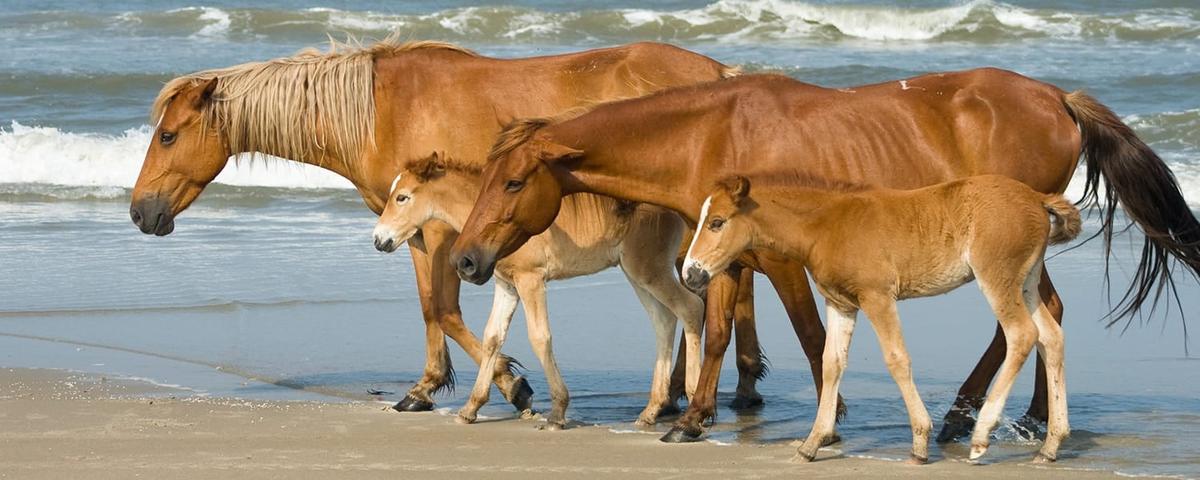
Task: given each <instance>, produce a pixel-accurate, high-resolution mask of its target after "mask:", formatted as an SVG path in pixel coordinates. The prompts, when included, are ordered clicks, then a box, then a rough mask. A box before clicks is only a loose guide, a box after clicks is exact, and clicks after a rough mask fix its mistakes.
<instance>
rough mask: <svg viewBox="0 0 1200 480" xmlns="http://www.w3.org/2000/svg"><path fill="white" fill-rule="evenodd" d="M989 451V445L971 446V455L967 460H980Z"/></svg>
mask: <svg viewBox="0 0 1200 480" xmlns="http://www.w3.org/2000/svg"><path fill="white" fill-rule="evenodd" d="M987 449H988V446H987V445H971V455H970V456H968V457H967V458H968V459H969V460H971V461H975V460H979V457H982V456H983V454H985V453H987Z"/></svg>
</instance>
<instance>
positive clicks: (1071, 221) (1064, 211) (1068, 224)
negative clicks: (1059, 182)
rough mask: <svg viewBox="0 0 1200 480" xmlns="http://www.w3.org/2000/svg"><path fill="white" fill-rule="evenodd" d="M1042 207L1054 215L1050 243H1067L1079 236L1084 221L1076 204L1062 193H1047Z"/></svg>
mask: <svg viewBox="0 0 1200 480" xmlns="http://www.w3.org/2000/svg"><path fill="white" fill-rule="evenodd" d="M1042 207H1043V208H1045V209H1046V212H1048V213H1049V214H1050V216H1051V217H1054V225H1053V226H1051V227H1050V238H1049V241H1050V245H1059V244H1062V243H1067V242H1069V241H1071V240H1074V239H1075V237H1078V236H1079V232H1080V231H1082V230H1083V221H1082V219H1081V218H1080V217H1079V209H1078V208H1076V207H1075V205H1072V204H1071V202H1069V201H1067V199H1065V198H1063V196H1062V195H1046V196H1045V198H1043V199H1042Z"/></svg>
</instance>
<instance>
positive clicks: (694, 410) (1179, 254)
mask: <svg viewBox="0 0 1200 480" xmlns="http://www.w3.org/2000/svg"><path fill="white" fill-rule="evenodd" d="M1081 156H1082V157H1083V158H1084V159H1086V168H1087V185H1086V189H1085V199H1086V200H1089V201H1092V202H1095V201H1096V199H1097V197H1099V196H1103V197H1104V199H1105V200H1106V202H1105V204H1106V205H1107V211H1106V212H1104V214H1103V217H1102V219H1103V222H1102V231H1103V236H1104V238H1105V242H1106V243H1105V245H1106V247H1107V246H1108V241H1109V239H1111V236H1112V235H1113V232H1114V228H1115V226H1114V223H1115V218H1114V216H1115V208H1116V205H1117V204H1118V202H1119V203H1120V204H1121V205H1122V206H1123V207H1124V209H1125V212H1126V214H1127V215H1128V216H1129V218H1130V219H1132V221H1133V222H1134V223H1136V224H1137V225H1138V226H1139V227H1140V228H1141V229H1142V230H1143V231H1144V232H1145V233H1146V235H1145V244H1144V246H1143V249H1142V257H1141V259H1140V262H1139V263H1138V266H1137V269H1136V271H1135V272H1134V275H1133V283H1132V285H1131V286H1130V288H1129V290H1128V291H1127V293H1126V295H1125V297H1123V298H1122V299H1121V301H1120V303H1119V305H1118V309H1119V310H1117V311H1116V312H1114V313H1116V314H1117V315H1118V316H1117V317H1116V318H1120V316H1123V315H1124V314H1128V313H1131V312H1133V311H1135V310H1136V309H1137V308H1138V307H1140V306H1141V305H1142V304H1143V303H1145V302H1146V301H1150V300H1157V299H1158V295H1159V294H1161V292H1162V291H1163V289H1164V288H1163V287H1166V289H1167V290H1170V291H1172V292H1173V291H1174V289H1173V280H1172V278H1171V271H1172V269H1173V268H1174V266H1175V263H1174V262H1173V261H1172V260H1178V261H1179V262H1181V263H1183V264H1184V266H1185V267H1186V268H1187V269H1188V270H1189V271H1190V272H1191V273H1192V274H1193V275H1195V274H1196V273H1197V272H1200V223H1198V222H1197V221H1196V218H1195V216H1193V214H1192V212H1191V210H1189V208H1188V206H1187V203H1186V202H1185V201H1184V199H1183V195H1182V193H1181V192H1180V190H1179V186H1178V184H1177V183H1176V181H1175V178H1174V175H1172V173H1171V171H1170V170H1169V169H1168V168H1167V166H1166V164H1164V163H1163V161H1162V160H1161V159H1160V158H1159V157H1158V156H1157V155H1156V154H1155V153H1154V152H1153V151H1152V150H1151V149H1150V148H1149V147H1148V146H1146V144H1145V143H1143V142H1142V141H1141V140H1140V139H1139V138H1138V137H1137V135H1136V134H1135V133H1134V132H1133V130H1132V129H1130V128H1129V127H1128V126H1126V125H1125V124H1124V123H1122V122H1121V120H1120V118H1118V117H1117V116H1116V115H1115V114H1114V113H1113V112H1112V111H1111V110H1109V109H1108V108H1107V107H1105V106H1104V105H1102V104H1100V103H1099V102H1097V101H1096V100H1095V99H1093V98H1092V97H1090V96H1088V95H1087V94H1084V93H1082V92H1074V93H1067V92H1064V91H1063V90H1061V89H1059V88H1057V87H1055V86H1053V85H1049V84H1046V83H1042V82H1038V81H1036V80H1033V79H1030V78H1027V77H1023V76H1021V75H1018V74H1016V73H1013V72H1009V71H1004V70H997V69H978V70H969V71H963V72H952V73H941V74H932V75H924V76H920V77H915V78H909V79H906V80H901V81H898V82H887V83H881V84H876V85H867V86H861V87H851V88H841V89H836V90H835V89H827V88H821V87H817V86H814V85H808V84H804V83H801V82H798V81H796V80H793V79H791V78H788V77H785V76H781V75H746V76H741V77H735V78H731V79H726V80H721V81H718V82H711V83H706V84H700V85H694V86H687V87H680V88H675V89H670V90H666V91H663V92H659V93H657V94H654V95H650V96H647V97H643V98H638V99H631V100H626V101H621V102H614V103H609V104H604V105H600V106H598V107H596V108H595V109H593V110H591V111H590V112H588V113H586V114H583V115H579V116H576V117H574V118H571V119H568V120H565V121H564V120H562V119H534V120H525V121H519V122H515V123H513V124H512V125H511V126H510V127H509V128H507V129H506V130H505V132H503V133H501V137H500V140H499V141H498V142H497V148H495V149H493V151H492V152H491V154H489V158H491V159H492V161H491V162H490V163H489V164H488V166H487V168H486V169H485V172H484V185H483V190H482V192H481V193H480V195H479V199H478V201H477V202H476V204H475V208H474V210H473V211H472V212H471V217H470V218H469V219H468V220H467V223H466V225H465V226H464V227H463V231H462V233H461V235H460V236H459V238H458V241H457V242H456V244H455V245H454V248H453V250H452V252H451V260H452V261H454V262H455V265H456V267H457V268H458V271H459V275H460V276H462V277H463V278H464V279H467V280H470V281H473V282H477V283H478V282H483V281H485V280H486V279H487V278H488V277H489V276H490V275H491V272H492V268H493V267H494V265H495V261H496V259H497V258H499V257H503V256H504V255H506V254H508V253H509V252H511V251H513V250H515V249H516V248H518V247H519V246H520V245H521V244H522V243H523V242H524V241H525V240H526V239H527V238H529V237H530V236H531V235H535V234H537V233H540V232H541V231H542V230H543V229H545V228H546V226H547V225H549V224H550V222H551V221H552V220H553V219H554V216H555V215H556V214H557V212H558V208H559V204H560V199H561V197H563V196H565V195H568V194H572V193H579V192H588V193H597V194H601V195H607V196H611V197H614V198H619V199H624V200H628V201H633V202H642V203H650V204H654V205H660V206H664V207H667V208H670V209H672V210H675V211H676V212H679V213H680V214H682V215H684V216H685V217H686V218H688V220H689V221H690V222H692V223H693V224H694V222H696V220H697V217H696V215H697V213H698V212H699V211H700V207H701V205H702V204H703V203H704V199H705V198H706V196H707V195H708V193H709V192H708V186H709V185H712V182H713V181H714V180H715V179H716V178H720V177H721V176H724V175H728V174H732V173H741V174H744V175H751V176H756V177H757V176H760V175H803V176H810V177H813V178H817V179H820V180H823V181H827V182H834V181H846V182H852V183H859V184H866V185H878V186H886V187H891V188H899V189H913V188H920V187H924V186H928V185H933V184H936V183H941V182H945V181H948V180H952V179H956V178H962V177H968V176H972V175H979V174H986V173H994V174H1000V175H1006V176H1009V177H1012V178H1014V179H1016V180H1019V181H1021V182H1023V183H1025V184H1027V185H1029V186H1030V187H1033V189H1034V190H1036V191H1039V192H1043V193H1061V192H1062V191H1063V190H1064V189H1066V187H1067V183H1068V182H1069V181H1070V179H1071V176H1072V174H1073V173H1074V171H1075V167H1076V164H1077V163H1078V162H1079V160H1080V158H1081ZM1101 180H1103V182H1101ZM740 261H743V262H747V264H750V265H756V267H757V268H758V269H760V270H762V271H763V272H764V273H766V274H767V276H768V277H769V278H770V279H771V282H772V283H773V284H774V285H775V286H776V289H777V290H778V291H780V293H781V296H783V297H787V296H789V295H791V296H793V297H794V298H790V299H788V298H785V299H784V300H785V304H792V305H800V304H804V305H807V308H806V309H805V311H803V312H797V313H800V314H803V315H805V318H806V321H807V322H808V325H809V326H810V329H809V330H808V331H811V332H820V334H821V336H820V337H819V338H809V339H808V340H807V341H805V342H802V343H803V344H804V346H805V347H806V348H805V354H806V355H807V356H808V359H809V362H810V363H811V364H812V365H813V372H814V376H816V377H817V379H818V383H821V381H820V380H819V379H820V370H821V369H820V367H819V365H820V362H821V348H820V345H821V344H823V343H824V331H823V329H821V323H820V322H821V321H820V318H819V316H818V315H817V311H816V304H815V303H814V302H813V299H812V292H811V290H810V289H809V287H808V281H807V278H806V276H805V274H804V272H803V265H801V264H799V263H798V262H794V261H788V260H786V259H782V260H781V259H780V258H779V255H778V254H775V253H773V252H770V251H764V250H753V251H750V252H748V255H744V256H743V257H742V259H741V260H740ZM1039 285H1040V293H1041V296H1042V299H1043V300H1044V301H1045V302H1046V304H1047V305H1048V306H1049V308H1050V310H1051V312H1052V313H1053V314H1054V318H1055V320H1056V321H1059V322H1061V320H1062V304H1061V302H1060V301H1059V299H1058V295H1057V294H1056V293H1055V291H1054V287H1053V285H1052V284H1051V283H1050V277H1049V274H1048V273H1046V272H1045V270H1043V274H1042V278H1041V281H1040V284H1039ZM707 320H708V321H710V322H711V321H712V320H713V319H712V318H711V317H710V318H708V319H707ZM705 329H706V333H707V335H708V338H706V340H705V348H706V351H705V358H704V360H703V367H702V369H701V378H700V385H699V386H698V387H697V394H696V397H695V399H694V401H693V403H692V404H691V405H689V407H688V411H687V413H685V414H684V416H683V417H681V418H680V419H679V421H677V422H676V425H675V427H676V428H675V429H674V430H673V431H672V432H670V433H668V435H667V436H666V437H664V440H667V441H680V440H688V439H694V438H698V437H699V435H700V434H701V433H702V429H701V422H702V421H703V420H704V419H705V418H707V417H709V416H711V415H713V414H714V412H715V409H714V404H713V399H712V398H711V397H708V396H706V394H707V393H708V392H709V390H710V388H706V385H707V384H706V382H712V381H713V380H714V379H715V376H714V373H713V369H714V368H716V369H719V367H720V363H719V362H720V358H719V356H717V354H719V353H720V352H722V351H723V348H724V347H723V345H720V344H719V343H720V342H721V341H724V342H726V344H727V342H728V337H724V338H723V339H718V340H717V341H715V342H714V341H713V337H714V336H715V335H714V334H713V332H714V331H718V329H716V328H713V325H712V324H711V323H708V324H706V326H705ZM797 331H798V332H799V331H802V329H798V330H797ZM814 344H816V345H817V347H816V348H811V347H813V345H814ZM1004 350H1005V342H1004V338H1003V334H1002V332H1000V331H998V332H997V336H996V337H995V339H994V340H993V342H992V344H991V346H990V347H989V349H988V351H987V353H986V354H985V355H984V357H983V359H981V360H980V363H979V364H978V365H977V366H976V367H975V369H974V371H972V372H971V377H970V378H968V379H967V382H966V383H964V384H963V387H962V388H961V389H960V390H959V395H958V398H957V399H956V402H955V406H954V407H952V408H951V410H950V412H949V413H947V415H946V422H945V424H944V425H943V429H942V432H941V434H940V435H939V437H938V440H939V441H948V440H953V439H956V438H958V437H960V436H961V435H963V434H965V433H967V432H969V431H970V430H971V427H972V425H974V419H972V418H971V416H970V412H971V410H973V409H977V408H979V406H980V405H981V403H982V399H983V395H984V393H985V392H986V390H987V386H988V385H989V384H990V383H991V379H992V377H994V376H995V374H996V371H997V369H998V368H999V364H1000V362H1001V361H1002V359H1003V356H1004ZM1039 365H1040V364H1039ZM1038 370H1039V372H1040V371H1042V370H1044V368H1043V367H1041V366H1039V369H1038ZM820 394H821V393H820V390H819V389H818V395H820ZM1045 402H1046V390H1045V376H1044V375H1040V374H1039V375H1038V381H1037V382H1036V387H1035V394H1034V399H1033V402H1032V404H1031V406H1030V410H1029V413H1028V415H1029V416H1031V417H1032V418H1035V419H1038V420H1041V421H1045V419H1046V418H1047V411H1046V403H1045Z"/></svg>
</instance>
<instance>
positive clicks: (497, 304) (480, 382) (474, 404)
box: [455, 279, 519, 425]
mask: <svg viewBox="0 0 1200 480" xmlns="http://www.w3.org/2000/svg"><path fill="white" fill-rule="evenodd" d="M518 300H519V298H518V294H517V291H516V289H515V288H513V286H512V285H511V284H509V283H508V282H505V281H503V280H500V279H496V293H495V294H494V296H493V297H492V313H491V314H490V315H488V321H487V327H484V331H483V350H484V352H483V355H484V356H483V361H482V362H480V364H479V375H478V376H477V377H476V378H475V387H474V388H472V389H471V398H470V399H468V400H467V403H466V404H464V405H463V406H462V408H461V409H459V411H458V418H456V419H455V421H457V422H458V423H460V424H463V425H466V424H468V423H472V422H474V421H475V418H476V417H477V416H478V414H479V408H480V407H483V405H484V404H486V403H487V402H488V397H489V396H490V393H491V390H492V372H494V371H495V368H496V363H497V362H498V361H499V359H500V349H501V348H502V347H504V338H505V337H506V336H507V335H508V326H509V325H510V324H511V323H512V316H513V312H516V311H517V302H518Z"/></svg>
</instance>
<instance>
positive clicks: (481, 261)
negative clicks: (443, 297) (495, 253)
mask: <svg viewBox="0 0 1200 480" xmlns="http://www.w3.org/2000/svg"><path fill="white" fill-rule="evenodd" d="M450 261H451V262H453V263H454V269H455V270H457V271H458V278H461V279H463V280H464V281H467V282H471V283H474V284H476V285H483V284H485V283H487V281H488V280H490V279H491V278H492V273H493V272H494V271H495V270H496V260H495V257H490V256H485V255H482V254H481V253H480V252H467V253H465V254H463V255H461V256H459V257H458V258H452V259H450Z"/></svg>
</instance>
